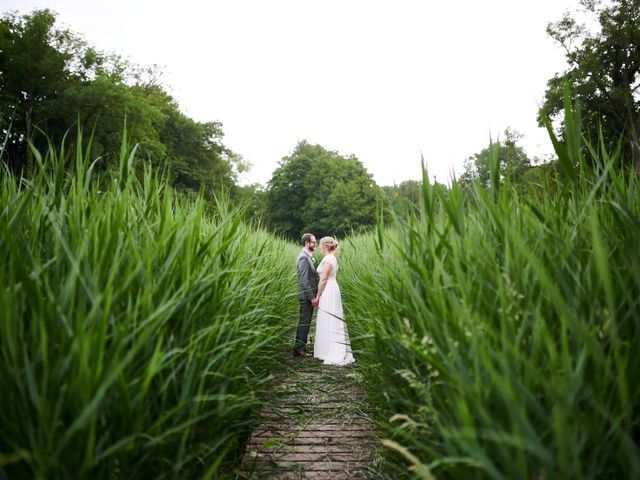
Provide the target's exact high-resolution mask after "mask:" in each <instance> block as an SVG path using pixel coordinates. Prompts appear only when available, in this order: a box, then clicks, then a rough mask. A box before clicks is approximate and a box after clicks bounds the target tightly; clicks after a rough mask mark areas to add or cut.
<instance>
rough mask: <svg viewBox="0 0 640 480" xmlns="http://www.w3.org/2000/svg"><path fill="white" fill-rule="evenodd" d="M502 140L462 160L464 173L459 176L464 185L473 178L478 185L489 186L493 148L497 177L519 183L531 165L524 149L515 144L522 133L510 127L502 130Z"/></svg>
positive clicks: (468, 184)
mask: <svg viewBox="0 0 640 480" xmlns="http://www.w3.org/2000/svg"><path fill="white" fill-rule="evenodd" d="M504 136H505V139H504V141H500V140H498V141H497V142H495V143H492V145H491V146H489V147H487V148H484V149H482V150H481V151H480V152H478V153H475V154H474V155H472V156H471V157H469V158H467V159H466V160H465V162H464V168H465V171H464V173H463V174H462V175H461V176H460V182H461V183H462V184H463V185H465V186H470V185H471V183H472V182H473V181H474V180H476V179H477V180H478V181H479V182H480V185H483V186H485V187H489V186H490V185H491V183H492V182H491V152H492V149H495V153H496V154H497V155H498V157H497V159H496V161H497V162H498V170H496V172H498V173H499V178H500V179H501V180H504V179H508V180H509V181H510V182H511V183H519V182H520V181H521V180H522V176H523V174H524V172H526V171H527V169H529V168H530V167H531V161H530V160H529V157H528V156H527V154H526V153H525V151H524V149H523V148H522V147H520V146H518V145H517V142H518V140H520V139H521V138H522V135H521V134H520V133H518V132H517V131H516V130H512V129H510V128H507V129H505V131H504Z"/></svg>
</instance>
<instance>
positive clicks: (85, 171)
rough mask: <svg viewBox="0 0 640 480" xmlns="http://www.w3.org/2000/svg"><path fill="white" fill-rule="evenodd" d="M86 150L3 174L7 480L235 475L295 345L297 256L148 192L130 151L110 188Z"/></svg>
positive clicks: (3, 452) (0, 283)
mask: <svg viewBox="0 0 640 480" xmlns="http://www.w3.org/2000/svg"><path fill="white" fill-rule="evenodd" d="M79 144H80V148H78V149H77V154H76V156H75V159H73V160H72V162H73V165H64V158H65V156H66V152H65V151H64V148H61V149H60V150H54V149H53V148H50V149H49V150H48V151H47V152H46V154H41V153H40V152H34V154H35V158H36V159H37V163H38V166H37V171H36V173H35V176H34V177H33V178H32V179H30V180H26V179H18V178H16V177H15V176H14V175H12V174H11V173H9V172H8V171H7V170H3V171H2V173H1V178H0V365H1V367H0V391H1V392H2V394H1V395H0V425H1V428H0V478H41V479H43V478H74V479H76V478H110V479H118V478H123V479H124V478H220V477H223V476H225V475H230V474H231V473H230V472H231V471H232V467H233V462H234V460H235V459H236V458H237V456H238V453H239V452H238V449H239V448H241V446H242V442H243V441H244V436H246V435H247V429H248V422H249V419H250V416H251V413H252V412H254V410H255V409H256V407H257V406H258V405H259V402H260V400H259V398H260V393H261V392H262V391H263V390H264V389H265V388H267V382H266V379H267V378H268V375H269V370H270V368H272V367H273V365H274V359H276V358H278V355H277V354H274V352H278V351H281V349H282V348H283V345H284V344H285V342H286V343H287V344H288V343H290V341H291V339H290V338H289V336H288V335H285V334H283V332H284V331H285V329H286V328H287V327H289V326H290V325H289V324H290V323H291V318H293V317H295V307H296V303H297V302H296V301H295V298H293V297H292V298H291V301H289V300H288V299H287V298H288V296H289V295H291V294H295V288H296V287H295V277H294V276H293V271H292V268H291V258H294V257H295V254H296V251H295V250H296V249H295V247H294V246H293V245H290V244H287V243H285V242H283V241H279V240H277V239H275V238H274V237H272V236H271V235H269V234H267V233H265V232H263V231H261V230H259V229H254V228H250V227H248V226H247V225H246V224H245V223H243V219H242V214H241V212H239V211H237V210H232V209H230V208H229V207H228V206H227V205H226V204H225V202H223V201H221V202H219V203H218V204H217V205H216V206H214V208H213V210H214V211H215V214H214V215H208V214H205V210H206V208H205V207H206V205H205V203H204V201H203V200H202V199H199V200H197V201H193V202H185V201H180V199H177V198H176V197H175V195H174V193H173V192H172V191H171V190H170V189H169V188H167V187H166V186H165V185H164V183H163V182H162V181H161V180H160V179H159V178H158V176H157V175H156V174H154V173H153V172H151V171H150V170H148V169H147V170H146V171H145V173H144V175H143V176H142V177H141V178H140V179H139V178H138V177H137V176H136V175H135V172H134V168H133V167H134V165H133V162H134V158H135V148H134V149H130V148H129V146H128V145H127V144H126V142H125V143H123V149H122V152H121V156H120V170H119V172H117V174H116V176H115V177H113V178H107V177H105V176H104V175H103V177H102V178H95V177H96V174H95V173H93V171H94V164H90V157H91V153H90V145H89V146H85V147H84V148H82V146H81V144H82V139H81V138H79ZM92 177H94V178H92ZM292 309H293V310H292Z"/></svg>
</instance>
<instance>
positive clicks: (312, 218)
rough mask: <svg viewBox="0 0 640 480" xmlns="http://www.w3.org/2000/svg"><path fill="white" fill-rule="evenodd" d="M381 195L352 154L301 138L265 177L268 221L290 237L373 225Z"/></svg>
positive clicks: (332, 232) (340, 231)
mask: <svg viewBox="0 0 640 480" xmlns="http://www.w3.org/2000/svg"><path fill="white" fill-rule="evenodd" d="M381 195H382V193H381V191H380V189H379V187H378V186H377V185H376V184H375V182H374V181H373V178H372V177H371V175H370V174H369V173H367V171H366V169H365V168H364V166H363V165H362V163H361V162H360V161H359V160H358V159H357V158H356V157H354V156H348V157H344V156H341V155H339V154H338V153H337V152H333V151H329V150H326V149H325V148H324V147H322V146H320V145H311V144H309V143H307V142H306V141H301V142H300V143H298V145H297V146H296V148H295V150H294V151H293V153H292V154H291V155H290V156H288V157H285V158H283V159H282V161H281V162H280V166H279V167H278V168H277V169H276V170H275V171H274V173H273V176H272V177H271V180H270V181H269V188H268V192H267V221H268V223H269V225H270V226H271V227H272V228H273V229H274V230H275V231H277V232H279V233H281V234H283V235H285V236H287V237H289V238H291V239H296V238H297V237H299V236H300V235H301V234H302V233H304V232H305V231H308V232H313V233H314V234H315V235H316V236H317V237H318V238H320V237H321V236H324V235H335V236H341V235H344V234H347V233H350V232H352V231H354V230H359V229H361V228H364V227H368V226H373V225H374V224H375V220H376V204H377V202H378V201H379V200H380V199H381Z"/></svg>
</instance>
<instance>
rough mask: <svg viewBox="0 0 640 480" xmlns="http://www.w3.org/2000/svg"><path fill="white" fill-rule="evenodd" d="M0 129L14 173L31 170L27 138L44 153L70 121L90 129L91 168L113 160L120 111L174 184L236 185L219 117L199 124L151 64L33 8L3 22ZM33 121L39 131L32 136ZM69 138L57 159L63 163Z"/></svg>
mask: <svg viewBox="0 0 640 480" xmlns="http://www.w3.org/2000/svg"><path fill="white" fill-rule="evenodd" d="M0 50H2V56H0V107H1V108H0V112H1V113H0V131H2V132H3V133H7V132H8V134H9V141H8V144H7V147H6V149H5V152H4V160H5V162H6V163H7V164H8V165H9V167H10V168H11V170H12V171H14V172H18V171H21V172H23V174H27V175H28V174H29V172H30V170H32V169H33V168H34V164H33V162H32V161H31V160H30V158H31V157H30V153H31V151H30V149H28V144H29V143H33V144H34V145H35V146H36V148H38V149H39V150H41V151H45V150H46V149H47V148H48V142H50V141H51V142H53V143H54V144H60V143H61V142H62V139H63V138H64V137H65V135H66V132H67V129H68V127H69V125H72V124H73V123H74V122H76V121H77V122H79V123H80V125H81V127H82V129H83V130H84V131H93V136H92V149H93V152H94V154H95V155H97V156H100V157H101V160H100V161H99V162H98V164H97V169H99V170H106V169H108V168H116V167H117V163H118V157H117V155H114V154H113V152H117V151H118V148H119V145H120V143H121V133H122V124H123V119H124V118H125V117H126V119H127V124H128V134H129V135H130V140H131V142H132V143H136V144H139V145H140V155H141V156H143V157H146V158H148V159H150V161H151V162H152V163H153V165H154V167H156V169H163V170H168V171H170V172H171V177H170V178H171V179H172V182H173V185H174V186H175V187H177V188H179V189H181V190H186V191H190V192H192V193H198V192H200V191H203V192H204V193H205V196H206V198H207V199H208V200H210V201H212V200H213V197H214V194H215V193H216V192H220V191H226V192H227V193H231V194H232V195H233V194H234V193H235V192H234V188H235V181H236V176H237V173H238V172H239V171H240V170H241V169H242V167H243V165H242V162H241V159H240V158H239V157H238V156H237V155H236V154H234V153H233V152H231V151H230V150H228V149H227V148H226V147H225V146H224V145H223V144H222V137H223V132H222V125H221V124H220V123H219V122H204V123H200V122H196V121H194V120H192V119H190V118H189V117H187V116H186V115H184V114H182V113H181V112H180V110H179V108H178V105H177V103H176V102H175V100H174V99H173V98H172V97H171V96H170V95H169V94H167V92H166V91H165V90H164V89H163V88H162V86H161V85H160V82H159V75H160V74H159V72H158V71H157V69H154V68H149V69H146V70H144V69H141V68H139V67H136V66H135V65H131V64H130V63H128V62H126V61H124V60H122V59H121V58H120V57H118V56H115V55H106V54H103V53H100V52H97V51H95V50H94V49H92V48H90V47H89V46H87V44H86V42H85V41H84V40H82V39H81V38H80V37H78V36H77V35H75V34H73V33H71V32H69V31H68V30H61V29H58V28H56V26H55V15H54V14H53V13H51V12H50V11H48V10H36V11H35V12H34V13H33V14H31V15H25V16H24V17H17V16H16V15H13V14H7V15H5V16H4V18H2V20H0ZM36 129H39V130H40V131H42V132H44V133H45V135H38V134H37V132H36ZM74 149H75V144H73V143H71V144H69V145H68V148H67V150H66V153H65V157H64V158H63V160H64V161H65V162H68V161H69V159H70V158H71V156H72V155H73V151H74Z"/></svg>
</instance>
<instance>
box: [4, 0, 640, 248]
mask: <svg viewBox="0 0 640 480" xmlns="http://www.w3.org/2000/svg"><path fill="white" fill-rule="evenodd" d="M580 5H581V6H582V7H583V9H584V10H585V11H586V12H588V13H590V14H591V15H593V16H595V17H596V18H597V19H598V22H599V26H600V29H599V31H598V32H596V33H591V32H589V31H588V30H587V29H586V27H584V26H582V25H580V24H579V23H578V22H577V21H576V20H575V19H574V18H573V17H572V14H571V13H567V14H565V16H564V17H563V18H562V19H561V20H560V21H558V22H556V23H552V24H550V25H549V27H548V30H547V31H548V34H549V35H550V36H551V37H552V38H553V39H554V40H556V41H557V42H558V44H559V45H560V46H561V47H562V48H564V50H565V52H566V57H567V63H568V69H567V70H566V71H565V72H563V73H562V74H557V75H556V76H554V77H553V78H552V79H550V80H549V82H548V84H547V89H546V92H545V98H544V103H543V105H542V107H541V109H540V111H539V115H538V121H539V123H540V125H541V126H542V125H546V126H547V128H548V129H549V130H550V131H551V132H553V133H554V134H555V135H557V136H558V137H559V138H560V140H562V134H561V132H562V126H563V109H564V102H565V98H564V90H565V88H566V86H567V85H568V91H569V92H570V95H571V98H570V100H572V101H573V102H574V103H575V104H577V105H579V106H580V108H581V113H582V115H581V117H582V119H583V123H582V125H581V128H582V131H583V133H584V134H585V136H586V137H587V138H588V139H591V140H592V141H597V140H599V139H602V140H603V141H604V143H605V144H606V145H607V146H608V147H610V148H612V149H615V148H619V149H620V151H621V155H620V156H619V157H618V158H619V159H620V160H619V162H620V163H621V166H623V167H626V166H635V167H636V168H638V171H640V167H639V165H640V153H639V152H640V151H639V149H638V136H639V135H640V92H639V89H640V75H639V72H640V13H639V12H640V0H618V1H610V2H601V1H598V0H581V1H580ZM160 79H161V72H160V70H159V69H158V68H156V67H149V68H142V67H140V66H137V65H134V64H132V63H130V62H128V61H126V60H124V59H122V58H121V57H119V56H117V55H113V54H108V53H103V52H99V51H97V50H96V49H95V48H93V47H91V46H90V45H89V44H88V42H87V41H86V40H85V39H83V38H82V37H80V36H79V35H77V34H75V33H73V32H71V31H70V30H68V29H61V28H58V27H57V26H56V15H55V14H54V13H53V12H51V11H50V10H47V9H44V10H35V11H34V12H32V13H31V14H28V15H23V16H19V15H17V14H16V13H7V14H5V15H4V16H3V18H2V19H1V20H0V130H1V131H2V133H3V135H4V138H5V146H4V149H3V152H2V161H3V163H4V164H6V166H7V168H9V169H10V170H12V171H15V172H22V174H23V175H26V176H28V175H29V172H30V170H31V168H32V167H33V157H32V152H31V148H30V147H29V145H30V144H32V145H33V146H34V147H35V148H36V149H38V150H43V149H46V148H47V147H48V145H49V143H51V144H53V145H60V144H61V143H62V142H63V138H65V135H67V140H66V141H67V145H66V152H67V153H66V155H67V156H69V157H70V156H71V155H72V152H73V150H74V136H73V135H68V132H69V128H70V126H72V125H74V124H78V125H79V126H80V127H81V128H82V130H83V131H85V132H91V133H92V147H91V148H92V152H93V156H94V157H100V162H98V163H97V168H102V169H105V170H108V169H109V168H110V167H112V166H113V165H114V163H115V160H116V157H117V155H118V153H117V152H118V151H119V148H120V144H121V141H122V133H123V124H124V121H125V118H126V125H127V134H128V136H129V137H130V142H131V143H132V144H138V145H139V152H140V156H141V157H142V160H143V161H144V162H148V163H151V165H152V166H153V167H154V168H157V169H159V170H161V171H165V172H168V175H169V177H168V178H169V179H170V182H171V185H172V186H173V187H175V188H176V189H177V190H179V191H182V192H185V193H187V194H202V195H204V196H205V198H207V199H211V200H212V199H213V198H214V197H215V196H216V195H220V194H224V195H228V196H229V197H230V198H231V200H232V201H233V202H235V203H236V204H243V205H244V206H245V210H246V212H247V215H248V216H249V217H252V218H255V219H259V220H260V221H261V222H262V223H263V224H264V225H265V226H267V227H268V228H270V229H271V230H273V231H275V232H277V233H279V234H281V235H283V236H285V237H288V238H296V237H298V236H299V235H300V234H301V233H302V232H303V231H307V230H310V231H314V232H316V234H318V235H323V234H333V235H344V234H347V233H350V232H353V231H359V230H362V229H366V228H368V227H370V226H372V225H373V224H375V222H376V217H377V211H378V207H379V206H381V205H384V206H386V207H390V208H392V209H393V210H395V211H396V212H400V213H402V212H404V211H406V210H407V208H409V209H410V208H414V207H416V206H417V205H419V203H420V198H421V182H420V181H417V180H409V181H406V182H403V183H401V184H400V185H393V186H382V187H381V186H379V185H377V184H376V182H375V181H374V180H373V177H372V175H371V174H370V173H369V172H368V171H367V170H366V168H365V167H364V165H363V164H362V163H361V162H360V161H359V160H358V158H357V157H356V156H354V155H343V154H340V153H339V152H336V151H332V150H329V149H327V148H325V147H323V146H321V145H312V144H310V143H308V142H307V141H304V140H303V141H300V142H299V143H298V144H297V145H296V146H295V148H294V149H293V151H292V152H291V153H290V154H289V155H287V156H285V157H284V158H282V159H281V161H280V163H279V166H278V168H276V170H275V171H274V173H273V175H272V178H271V180H270V181H269V182H268V184H267V186H266V187H262V186H259V185H251V186H239V185H238V175H239V173H240V172H242V171H243V170H244V169H246V168H248V165H247V164H246V162H244V161H243V159H242V156H241V155H239V154H237V153H235V152H233V151H231V150H230V149H229V148H227V147H226V146H225V145H224V142H223V138H224V132H223V126H222V123H221V122H219V121H210V122H196V121H195V120H193V119H191V118H189V117H188V116H186V115H185V114H184V113H182V112H181V111H180V108H179V105H178V103H177V102H176V100H175V99H174V98H173V97H172V96H171V95H170V94H169V93H168V92H167V90H166V88H165V87H164V86H163V85H162V83H161V81H160ZM521 138H522V136H521V135H520V134H519V133H518V132H517V131H515V130H513V129H511V128H507V129H506V130H505V132H504V135H502V138H501V139H499V140H498V141H497V142H495V143H494V144H493V145H491V146H489V147H487V148H484V149H482V150H481V151H480V152H477V153H475V154H473V155H471V156H470V157H468V158H467V159H466V160H465V163H464V173H463V174H462V175H461V176H460V178H459V179H458V180H459V182H460V184H461V185H462V186H463V188H465V187H469V186H471V185H472V184H473V183H475V182H478V183H479V184H481V185H483V186H485V187H489V185H490V166H489V165H490V158H491V151H492V149H497V151H498V156H497V158H498V161H499V171H500V177H501V179H502V180H503V181H504V180H508V181H509V182H510V183H511V184H513V185H516V186H518V185H524V187H525V188H526V186H527V184H531V183H535V182H538V181H539V179H540V176H541V175H543V174H546V172H555V171H556V170H557V169H556V168H555V166H554V162H553V161H552V162H550V163H547V164H544V165H537V164H538V163H540V162H539V161H538V160H537V159H531V158H529V157H528V155H527V154H526V152H525V151H524V149H523V148H522V147H521V146H520V145H519V144H518V142H519V141H520V140H521Z"/></svg>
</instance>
